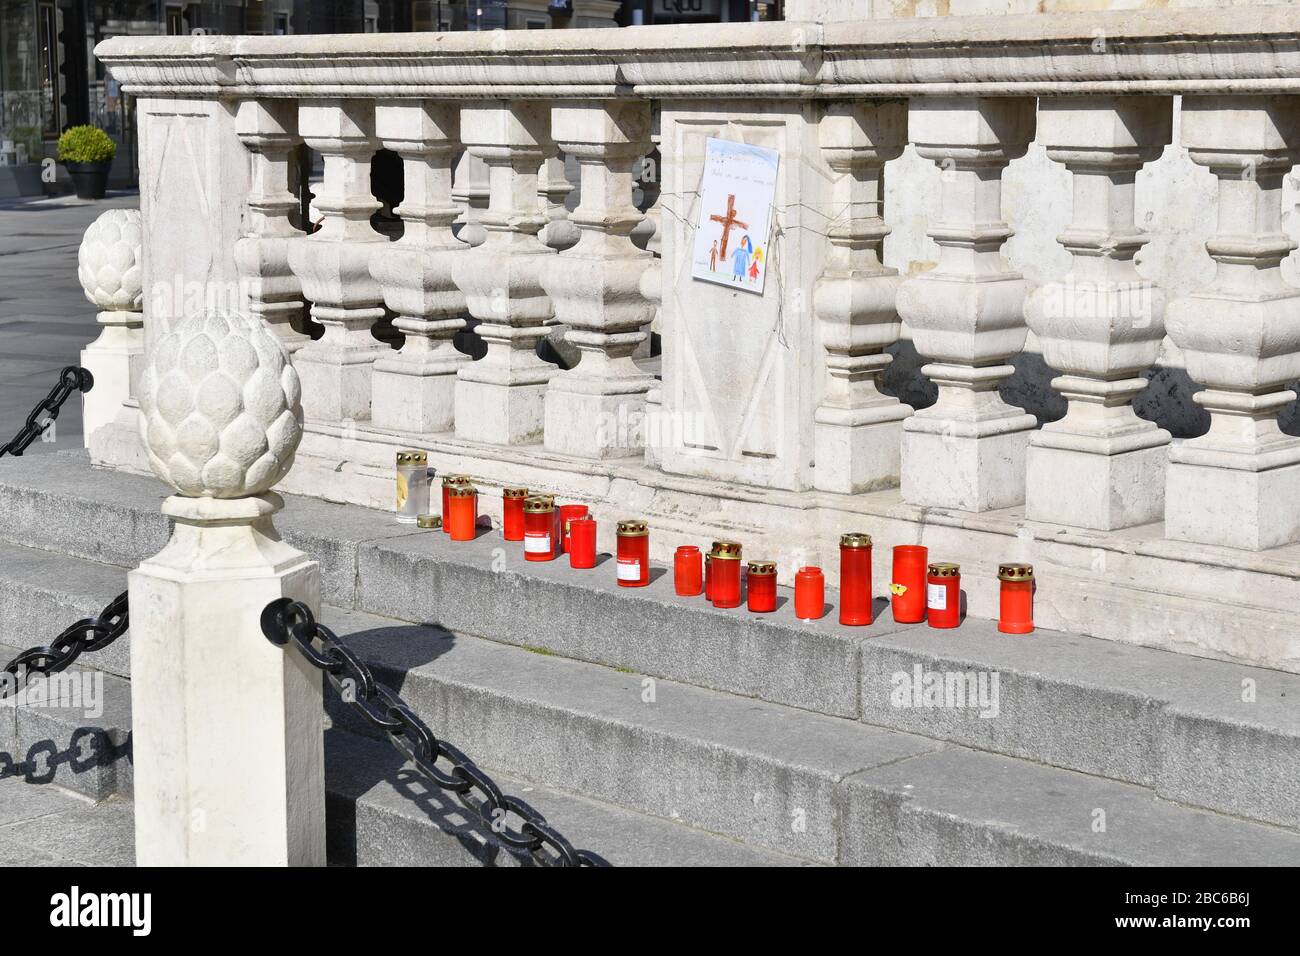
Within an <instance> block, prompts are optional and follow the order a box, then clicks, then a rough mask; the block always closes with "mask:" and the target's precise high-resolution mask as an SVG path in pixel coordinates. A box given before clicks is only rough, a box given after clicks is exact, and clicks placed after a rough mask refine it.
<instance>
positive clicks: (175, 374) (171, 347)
mask: <svg viewBox="0 0 1300 956" xmlns="http://www.w3.org/2000/svg"><path fill="white" fill-rule="evenodd" d="M301 397H302V394H301V389H300V387H299V384H298V373H297V372H296V371H294V368H293V366H292V365H291V364H290V363H289V357H288V355H287V354H286V352H285V350H284V346H282V345H281V344H280V343H279V341H278V340H277V339H276V338H275V336H274V335H272V334H271V333H270V332H269V331H268V330H267V328H266V326H265V325H264V324H263V323H262V322H260V321H258V320H256V319H253V318H250V317H249V316H247V315H243V314H241V313H237V312H236V313H225V312H202V313H198V314H195V315H191V316H187V317H186V318H185V319H183V320H181V322H179V323H178V324H177V325H176V327H175V328H174V329H172V331H170V332H168V333H167V334H165V335H163V336H162V337H161V338H160V339H159V340H158V344H157V346H156V347H155V348H154V349H153V350H152V352H151V354H150V358H149V361H148V364H147V365H146V367H145V371H144V375H143V376H142V378H141V382H140V408H141V411H142V412H143V414H142V415H141V418H140V421H141V432H142V434H143V437H144V443H145V447H146V448H147V449H148V451H149V460H150V462H152V464H153V467H154V470H155V471H156V472H157V473H158V475H159V477H161V478H162V479H163V481H165V482H167V483H168V484H169V485H171V486H172V487H173V488H175V489H176V490H177V491H178V492H179V493H180V494H181V495H184V496H186V497H191V498H199V497H211V498H246V497H250V496H252V495H260V494H262V493H264V492H266V491H269V490H270V489H271V487H272V486H273V485H274V484H275V483H276V482H277V481H279V480H280V479H281V478H283V477H284V476H285V474H286V473H287V472H288V471H289V467H290V466H291V465H292V464H293V455H294V452H295V451H296V450H297V448H298V442H299V441H300V440H301V439H302V404H301Z"/></svg>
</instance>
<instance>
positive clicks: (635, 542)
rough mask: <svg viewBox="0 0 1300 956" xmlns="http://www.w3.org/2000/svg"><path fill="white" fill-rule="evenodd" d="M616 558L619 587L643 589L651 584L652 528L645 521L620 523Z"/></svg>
mask: <svg viewBox="0 0 1300 956" xmlns="http://www.w3.org/2000/svg"><path fill="white" fill-rule="evenodd" d="M614 557H615V559H616V561H615V564H616V567H617V569H618V586H619V587H621V588H643V587H645V586H646V585H647V584H649V583H650V528H649V526H647V525H646V523H645V522H644V521H641V520H639V519H637V520H634V521H620V522H619V523H618V549H617V554H615V556H614Z"/></svg>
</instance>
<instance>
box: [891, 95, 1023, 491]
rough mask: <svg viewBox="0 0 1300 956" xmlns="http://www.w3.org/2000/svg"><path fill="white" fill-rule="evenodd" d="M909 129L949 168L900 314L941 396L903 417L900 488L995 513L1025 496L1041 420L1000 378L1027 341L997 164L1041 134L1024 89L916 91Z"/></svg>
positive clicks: (919, 147)
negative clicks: (1004, 393)
mask: <svg viewBox="0 0 1300 956" xmlns="http://www.w3.org/2000/svg"><path fill="white" fill-rule="evenodd" d="M908 127H909V135H910V137H911V139H912V142H913V143H915V144H916V151H917V153H918V154H920V155H921V156H923V157H924V158H926V159H931V160H933V161H934V162H935V163H937V164H938V166H939V168H940V169H941V170H942V171H943V174H942V179H943V185H942V212H941V213H940V215H941V217H942V218H941V219H940V221H938V222H935V223H931V225H930V231H929V235H930V237H931V238H932V239H934V241H935V242H937V243H938V244H939V250H940V251H939V263H938V265H937V266H936V267H935V269H934V270H933V271H931V272H926V273H924V274H922V275H919V276H914V277H912V278H910V279H908V280H906V281H905V282H904V283H903V284H902V286H901V287H900V289H899V292H898V313H899V315H901V316H902V318H903V319H904V320H905V321H906V322H907V324H908V326H909V327H910V328H911V330H912V341H913V343H914V344H915V346H916V350H917V351H918V352H919V353H920V354H921V355H923V356H925V357H926V358H927V359H929V360H930V363H929V364H928V365H925V366H923V367H922V369H921V371H922V372H923V373H925V374H926V375H927V376H929V377H930V379H931V380H933V381H934V383H935V384H936V385H937V386H939V398H938V401H936V402H935V404H934V405H932V406H930V407H929V408H926V409H923V410H921V411H919V412H917V413H916V414H915V415H913V416H912V417H911V418H909V419H907V420H906V421H905V422H904V423H903V447H902V494H903V500H904V501H907V502H908V503H909V504H914V505H920V506H922V507H935V508H954V509H959V510H962V511H989V510H993V509H996V508H1006V507H1009V506H1011V505H1015V504H1019V503H1020V502H1022V501H1024V497H1025V449H1026V447H1027V445H1028V443H1029V432H1030V430H1032V429H1033V428H1034V426H1035V425H1036V424H1037V420H1036V419H1035V418H1034V416H1033V415H1028V414H1026V413H1025V412H1024V410H1023V409H1019V408H1016V407H1014V406H1012V405H1009V404H1007V403H1006V402H1004V401H1003V400H1002V398H1001V396H999V395H998V391H997V389H998V386H999V385H1000V384H1001V383H1002V382H1003V381H1004V380H1006V379H1007V378H1009V377H1010V376H1011V374H1012V372H1014V371H1015V369H1014V367H1013V366H1012V365H1011V364H1010V362H1009V361H1008V360H1009V359H1010V357H1011V356H1013V355H1016V354H1017V353H1019V352H1020V350H1021V349H1022V348H1023V347H1024V344H1025V336H1026V333H1027V329H1026V326H1025V319H1024V314H1023V311H1024V300H1025V282H1024V279H1023V278H1022V277H1021V275H1020V273H1018V272H1015V271H1013V270H1012V269H1010V268H1009V267H1008V265H1007V263H1006V261H1005V260H1004V259H1003V258H1002V253H1001V249H1002V244H1003V243H1004V242H1006V241H1007V239H1009V238H1010V237H1011V235H1012V231H1011V229H1010V227H1009V226H1008V225H1007V224H1006V223H1005V222H1003V221H1002V170H1003V169H1004V168H1005V167H1006V165H1007V163H1009V162H1010V161H1011V160H1013V159H1016V158H1018V157H1020V156H1023V155H1024V153H1025V150H1026V149H1027V148H1028V145H1029V142H1030V140H1032V139H1033V136H1034V101H1033V100H1032V99H1029V98H1024V97H965V98H959V97H920V98H916V99H913V100H911V102H910V104H909V108H908Z"/></svg>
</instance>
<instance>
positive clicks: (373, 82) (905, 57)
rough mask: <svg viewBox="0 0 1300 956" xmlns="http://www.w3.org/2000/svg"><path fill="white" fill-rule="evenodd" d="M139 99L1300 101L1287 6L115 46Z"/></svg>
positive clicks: (1298, 24)
mask: <svg viewBox="0 0 1300 956" xmlns="http://www.w3.org/2000/svg"><path fill="white" fill-rule="evenodd" d="M95 53H96V56H97V57H98V58H99V59H100V60H102V61H103V62H104V63H106V64H107V65H108V66H109V68H110V69H111V70H112V72H113V75H114V76H115V77H116V78H117V79H118V80H119V81H120V82H122V84H123V85H124V86H125V88H126V89H127V90H128V91H130V92H133V93H136V94H138V95H144V96H201V97H208V96H223V97H236V98H242V97H250V96H293V97H313V98H331V97H355V98H385V97H388V98H393V97H441V98H450V99H465V98H485V97H492V98H502V97H508V98H534V97H537V98H584V97H587V98H589V97H611V96H643V97H674V98H697V99H712V98H753V97H773V98H804V97H836V96H903V95H921V94H944V93H958V94H984V95H997V94H1024V95H1033V94H1050V93H1088V92H1134V93H1137V92H1149V93H1150V92H1182V93H1186V92H1206V93H1213V92H1295V91H1300V9H1297V8H1295V7H1291V6H1271V7H1253V8H1252V7H1232V8H1215V9H1196V10H1185V11H1163V10H1162V11H1152V10H1147V11H1124V12H1115V13H1086V14H1032V15H1027V16H987V17H937V18H926V19H912V20H872V21H865V22H856V23H833V24H826V25H822V24H815V23H793V22H789V23H752V24H743V25H740V24H695V25H683V26H652V27H632V28H625V29H609V30H545V31H528V30H517V31H497V32H493V33H471V32H461V33H424V34H420V33H395V34H350V35H341V36H292V37H125V36H124V37H114V38H112V39H109V40H105V41H103V42H102V43H100V44H99V46H98V47H96V50H95Z"/></svg>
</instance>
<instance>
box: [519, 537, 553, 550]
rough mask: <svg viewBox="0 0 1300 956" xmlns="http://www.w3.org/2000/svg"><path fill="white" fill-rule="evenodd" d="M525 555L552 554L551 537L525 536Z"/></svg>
mask: <svg viewBox="0 0 1300 956" xmlns="http://www.w3.org/2000/svg"><path fill="white" fill-rule="evenodd" d="M524 553H525V554H550V553H551V536H550V535H549V534H538V533H537V532H533V533H532V534H525V535H524Z"/></svg>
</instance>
